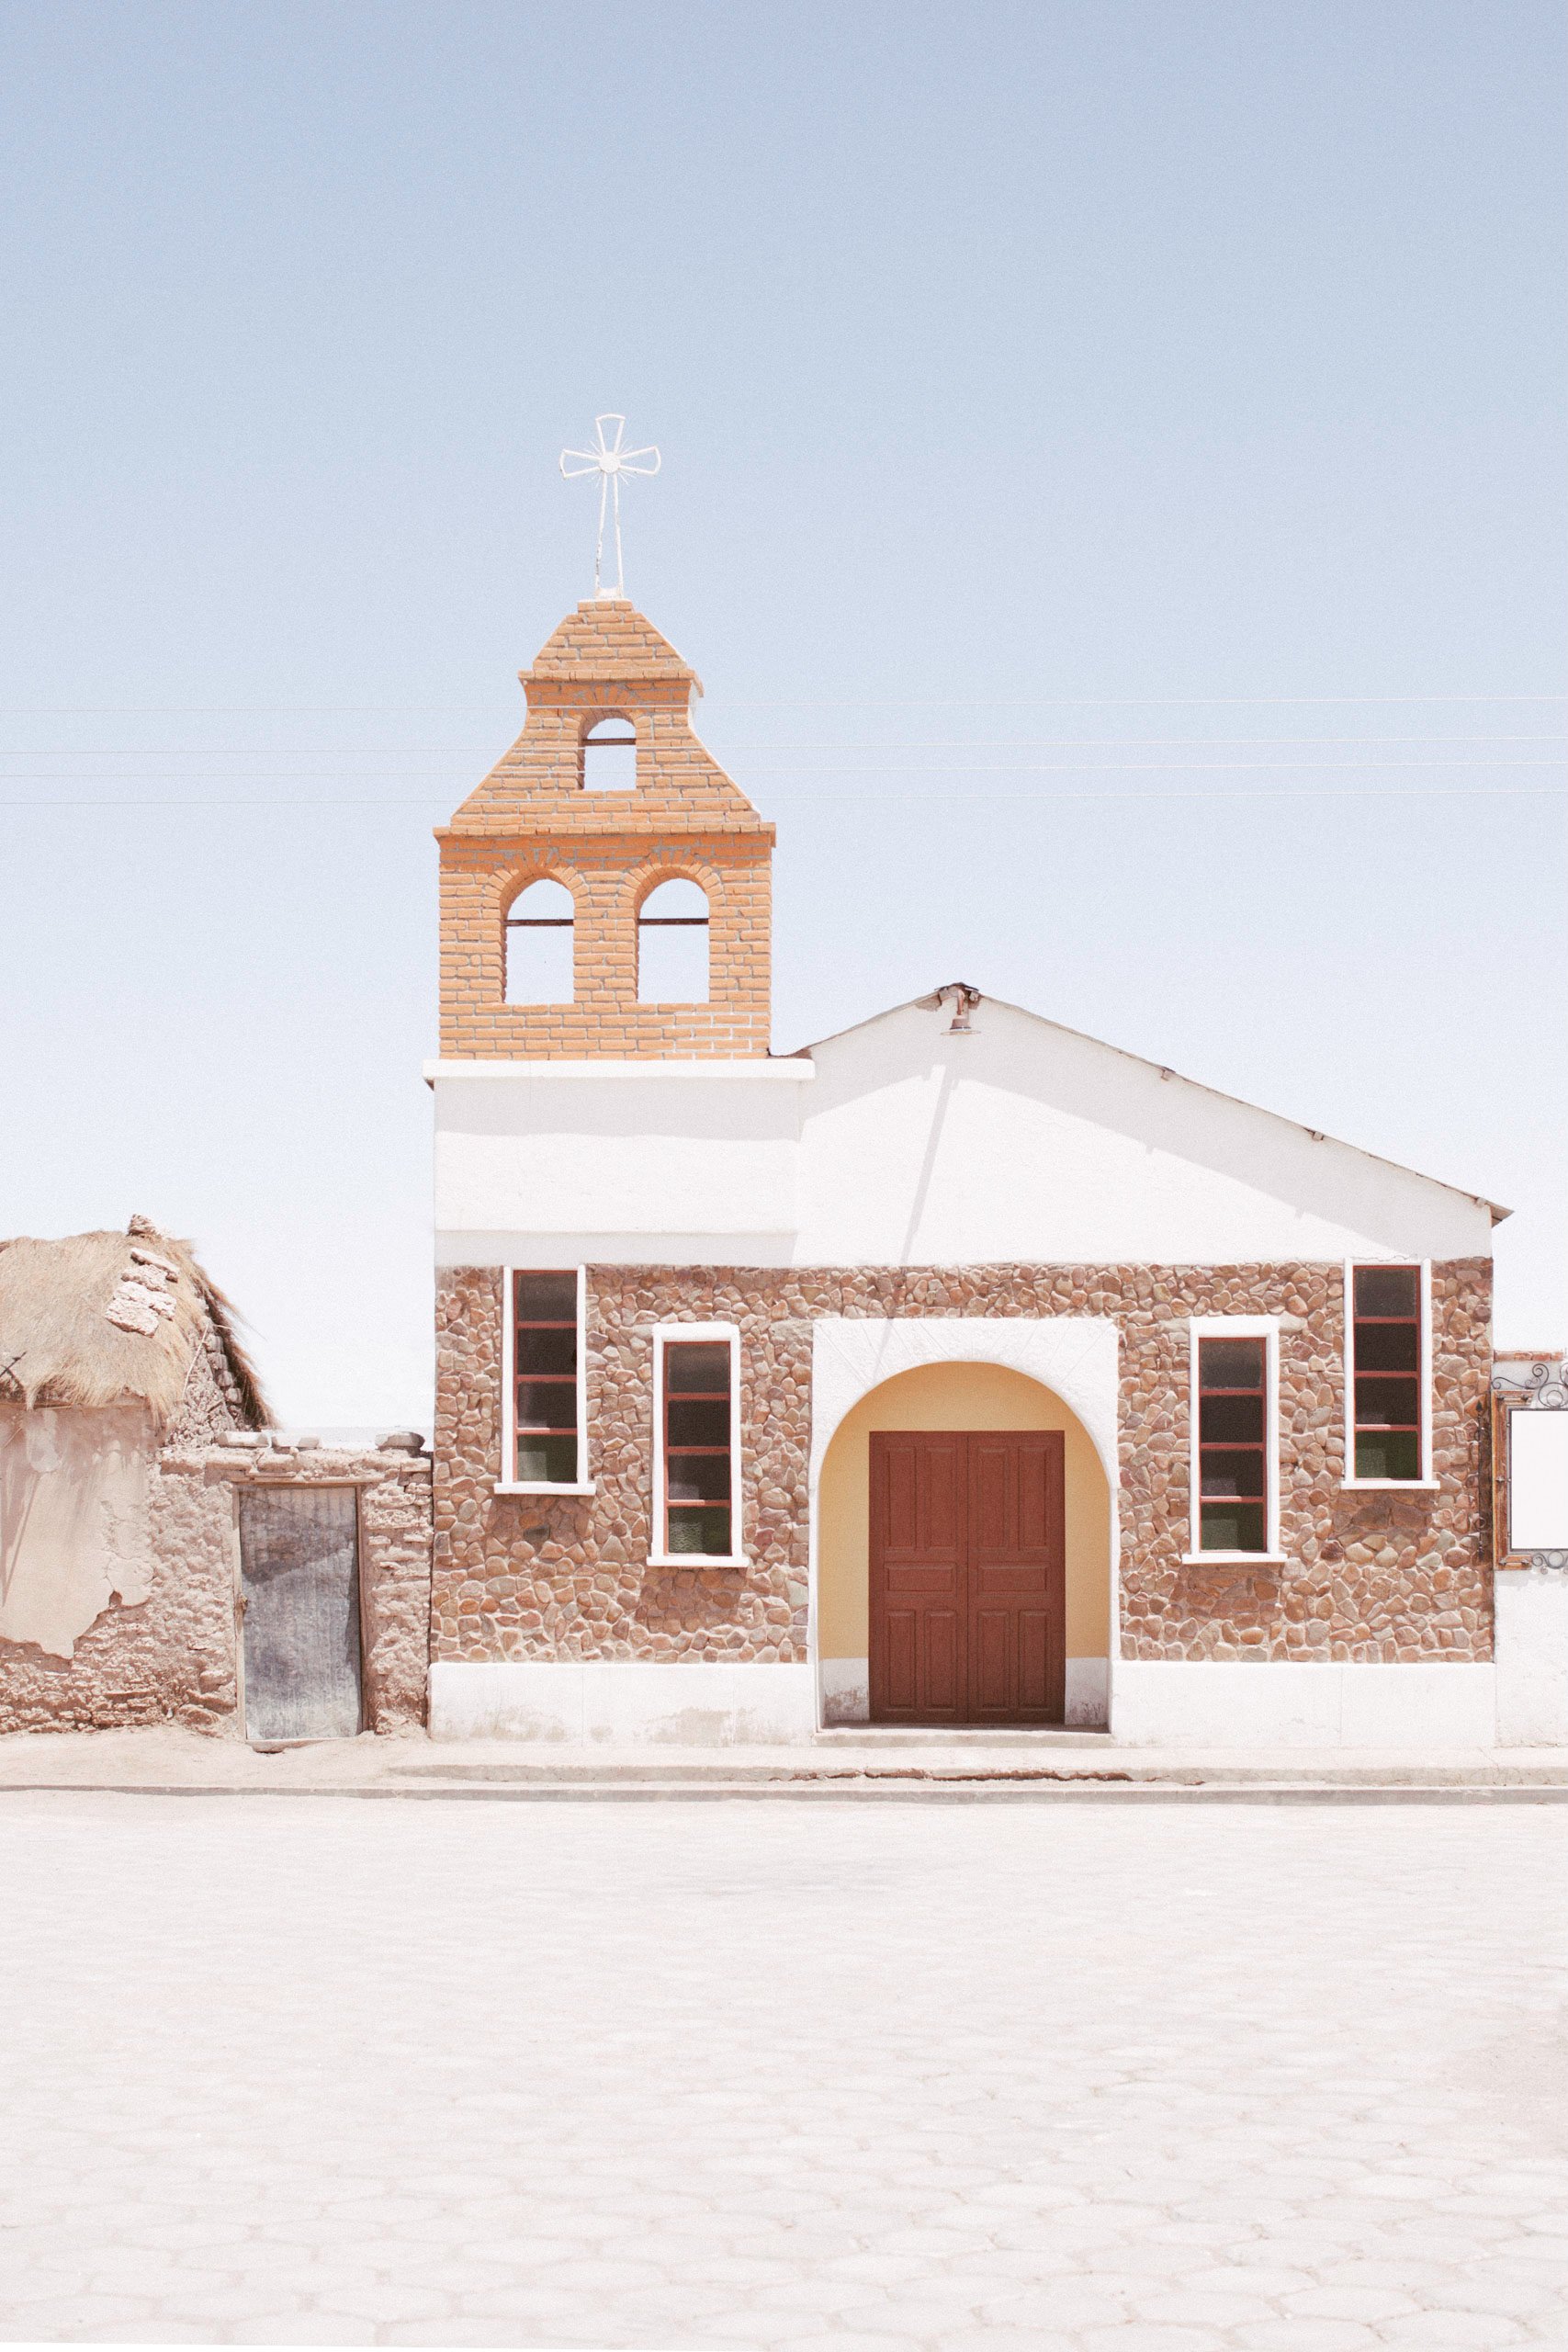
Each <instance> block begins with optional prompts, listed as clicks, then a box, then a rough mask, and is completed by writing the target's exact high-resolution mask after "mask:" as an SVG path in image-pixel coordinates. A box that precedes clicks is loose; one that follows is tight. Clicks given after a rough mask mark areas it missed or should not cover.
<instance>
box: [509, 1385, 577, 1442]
mask: <svg viewBox="0 0 1568 2352" xmlns="http://www.w3.org/2000/svg"><path fill="white" fill-rule="evenodd" d="M517 1426H518V1428H519V1429H520V1430H525V1429H547V1430H574V1429H575V1428H576V1427H577V1383H576V1381H575V1380H520V1381H519V1382H518V1384H517Z"/></svg>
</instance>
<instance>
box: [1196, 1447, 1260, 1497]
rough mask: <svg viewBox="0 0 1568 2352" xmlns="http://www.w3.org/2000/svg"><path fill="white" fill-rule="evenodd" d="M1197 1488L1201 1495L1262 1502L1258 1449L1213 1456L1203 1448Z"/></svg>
mask: <svg viewBox="0 0 1568 2352" xmlns="http://www.w3.org/2000/svg"><path fill="white" fill-rule="evenodd" d="M1199 1477H1200V1480H1201V1491H1202V1493H1204V1494H1205V1495H1254V1496H1256V1497H1257V1498H1258V1500H1259V1501H1261V1500H1262V1499H1263V1453H1262V1449H1261V1448H1260V1447H1248V1448H1247V1450H1246V1451H1245V1452H1243V1451H1242V1450H1241V1449H1240V1448H1237V1449H1236V1450H1235V1451H1234V1452H1216V1451H1213V1450H1212V1449H1209V1448H1205V1450H1204V1453H1203V1457H1202V1461H1201V1464H1200V1465H1199Z"/></svg>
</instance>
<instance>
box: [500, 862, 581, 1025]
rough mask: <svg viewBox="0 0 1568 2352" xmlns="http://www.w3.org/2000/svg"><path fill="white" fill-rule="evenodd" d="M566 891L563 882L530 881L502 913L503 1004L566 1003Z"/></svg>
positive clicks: (569, 983) (569, 926)
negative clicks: (503, 924)
mask: <svg viewBox="0 0 1568 2352" xmlns="http://www.w3.org/2000/svg"><path fill="white" fill-rule="evenodd" d="M574 913H575V910H574V908H573V906H572V899H571V892H570V890H569V889H568V888H566V885H565V884H564V883H562V882H531V883H530V884H529V885H528V888H526V889H525V890H521V891H519V892H518V895H517V896H516V898H515V899H513V901H512V904H511V907H510V908H509V909H508V910H507V916H506V1001H507V1003H508V1004H570V1002H571V998H572V987H573V978H572V956H571V943H572V930H573V916H574Z"/></svg>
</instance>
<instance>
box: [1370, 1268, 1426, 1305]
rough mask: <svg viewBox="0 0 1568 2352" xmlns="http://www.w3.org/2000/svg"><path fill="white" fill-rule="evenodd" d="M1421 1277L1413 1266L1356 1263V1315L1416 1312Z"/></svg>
mask: <svg viewBox="0 0 1568 2352" xmlns="http://www.w3.org/2000/svg"><path fill="white" fill-rule="evenodd" d="M1420 1300H1421V1277H1420V1275H1419V1274H1418V1273H1417V1272H1416V1269H1415V1267H1414V1266H1358V1267H1357V1269H1356V1312H1357V1314H1358V1315H1405V1316H1412V1317H1414V1316H1415V1315H1416V1314H1417V1313H1418V1312H1419V1309H1420Z"/></svg>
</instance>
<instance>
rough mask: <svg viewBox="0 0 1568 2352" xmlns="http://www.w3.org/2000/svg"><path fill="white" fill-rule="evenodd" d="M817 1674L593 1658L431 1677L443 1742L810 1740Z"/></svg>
mask: <svg viewBox="0 0 1568 2352" xmlns="http://www.w3.org/2000/svg"><path fill="white" fill-rule="evenodd" d="M815 1729H816V1707H815V1704H814V1699H813V1692H812V1688H811V1668H809V1667H808V1666H718V1665H715V1666H688V1665H684V1664H671V1665H669V1666H660V1665H654V1664H651V1663H648V1662H644V1661H641V1660H637V1659H628V1660H626V1662H624V1663H623V1662H621V1661H618V1660H608V1659H605V1660H600V1659H596V1658H587V1659H581V1660H576V1661H570V1660H561V1661H559V1662H556V1661H553V1660H551V1661H541V1662H540V1663H538V1664H527V1665H524V1664H518V1665H511V1666H465V1665H459V1664H457V1663H456V1662H442V1663H439V1664H437V1665H434V1666H433V1667H432V1668H431V1669H430V1735H431V1737H432V1738H433V1739H547V1740H574V1741H581V1740H605V1741H615V1740H625V1741H626V1742H628V1743H629V1744H632V1745H636V1744H637V1743H639V1742H642V1741H648V1740H669V1741H673V1742H675V1743H677V1744H678V1745H680V1746H682V1747H728V1745H730V1744H731V1743H732V1742H733V1741H736V1740H750V1739H759V1740H796V1739H807V1740H808V1739H809V1738H810V1737H811V1736H812V1733H813V1732H814V1731H815Z"/></svg>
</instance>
